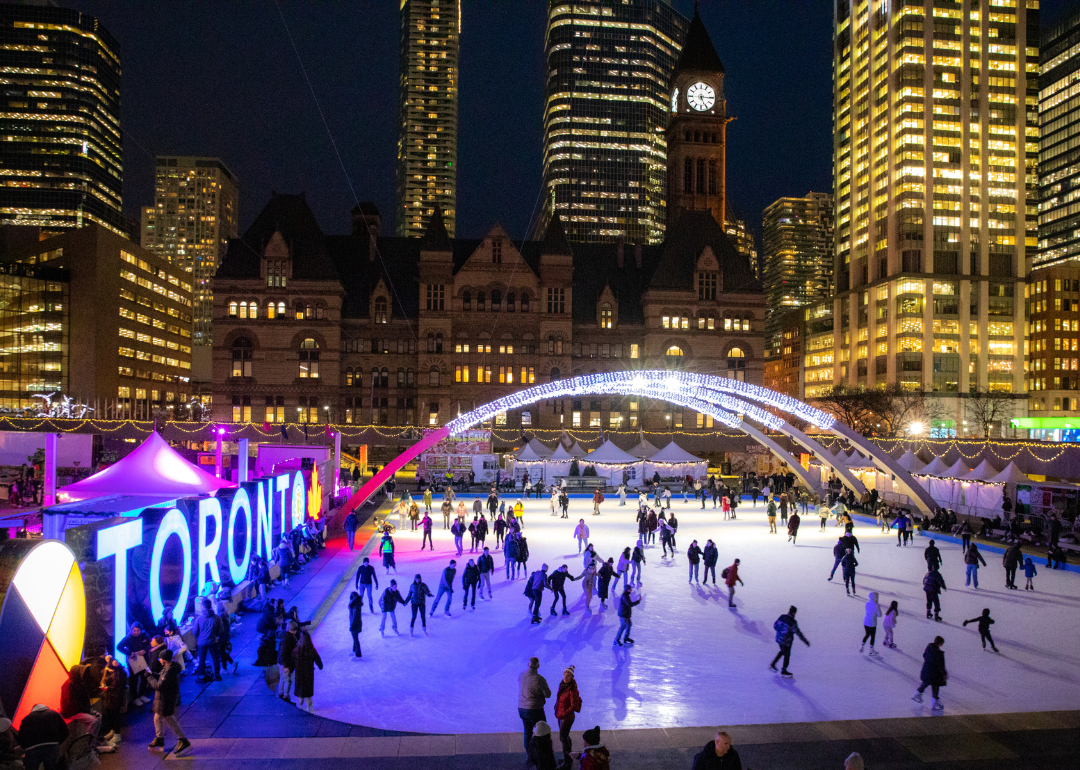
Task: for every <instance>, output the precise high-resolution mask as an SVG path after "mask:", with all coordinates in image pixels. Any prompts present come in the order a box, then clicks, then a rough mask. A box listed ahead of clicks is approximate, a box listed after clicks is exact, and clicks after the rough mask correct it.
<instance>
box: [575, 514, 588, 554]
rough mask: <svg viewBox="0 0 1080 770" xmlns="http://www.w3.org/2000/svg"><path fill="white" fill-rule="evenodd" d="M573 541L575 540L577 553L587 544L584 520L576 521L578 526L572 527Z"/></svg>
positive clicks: (586, 530) (586, 529)
mask: <svg viewBox="0 0 1080 770" xmlns="http://www.w3.org/2000/svg"><path fill="white" fill-rule="evenodd" d="M574 539H575V540H577V552H578V553H581V549H582V548H584V547H585V546H587V545H588V544H589V528H588V527H587V526H586V525H585V519H578V525H577V526H576V527H574Z"/></svg>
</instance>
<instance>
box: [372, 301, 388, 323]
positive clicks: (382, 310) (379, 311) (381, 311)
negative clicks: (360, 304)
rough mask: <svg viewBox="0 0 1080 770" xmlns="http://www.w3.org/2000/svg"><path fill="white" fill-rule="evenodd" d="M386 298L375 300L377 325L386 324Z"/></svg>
mask: <svg viewBox="0 0 1080 770" xmlns="http://www.w3.org/2000/svg"><path fill="white" fill-rule="evenodd" d="M386 321H387V318H386V297H376V298H375V323H377V324H384V323H386Z"/></svg>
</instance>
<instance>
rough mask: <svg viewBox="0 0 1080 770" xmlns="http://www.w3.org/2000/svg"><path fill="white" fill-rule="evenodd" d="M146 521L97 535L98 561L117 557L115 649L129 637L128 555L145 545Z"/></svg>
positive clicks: (127, 524) (126, 523)
mask: <svg viewBox="0 0 1080 770" xmlns="http://www.w3.org/2000/svg"><path fill="white" fill-rule="evenodd" d="M142 524H143V523H142V519H141V518H140V519H133V520H132V521H128V522H125V523H123V524H117V525H116V526H115V527H109V528H108V529H99V530H98V533H97V560H98V561H101V560H102V559H107V558H108V557H110V556H115V557H116V565H115V573H116V576H115V578H114V579H113V646H114V647H115V646H116V645H117V644H120V640H121V639H123V638H124V637H125V636H127V552H128V551H130V550H131V549H132V548H134V547H135V546H137V545H142ZM113 655H114V656H115V657H117V658H119V659H120V660H123V656H121V655H120V651H119V650H116V649H114V650H113Z"/></svg>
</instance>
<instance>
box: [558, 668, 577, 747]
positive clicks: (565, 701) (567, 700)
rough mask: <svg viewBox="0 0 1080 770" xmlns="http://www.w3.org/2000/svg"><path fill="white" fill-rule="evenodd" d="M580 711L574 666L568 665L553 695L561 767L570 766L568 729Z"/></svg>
mask: <svg viewBox="0 0 1080 770" xmlns="http://www.w3.org/2000/svg"><path fill="white" fill-rule="evenodd" d="M580 711H581V695H580V693H578V686H577V680H576V679H574V667H573V666H569V667H567V669H566V670H565V671H563V676H562V681H561V682H559V691H558V693H557V694H556V695H555V719H557V720H558V722H559V740H560V741H561V742H562V753H563V767H567V768H568V767H570V766H571V765H572V764H573V763H574V760H573V758H572V757H571V756H570V752H571V751H572V750H573V748H574V747H573V743H572V742H571V740H570V729H571V728H572V727H573V726H574V719H575V717H576V716H577V714H578V713H579V712H580Z"/></svg>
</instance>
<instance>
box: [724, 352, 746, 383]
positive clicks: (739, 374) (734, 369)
mask: <svg viewBox="0 0 1080 770" xmlns="http://www.w3.org/2000/svg"><path fill="white" fill-rule="evenodd" d="M727 376H728V379H731V380H742V381H745V380H746V353H744V352H743V349H742V348H732V349H731V350H729V351H728V354H727Z"/></svg>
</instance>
